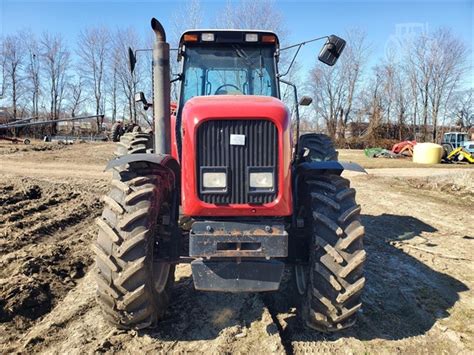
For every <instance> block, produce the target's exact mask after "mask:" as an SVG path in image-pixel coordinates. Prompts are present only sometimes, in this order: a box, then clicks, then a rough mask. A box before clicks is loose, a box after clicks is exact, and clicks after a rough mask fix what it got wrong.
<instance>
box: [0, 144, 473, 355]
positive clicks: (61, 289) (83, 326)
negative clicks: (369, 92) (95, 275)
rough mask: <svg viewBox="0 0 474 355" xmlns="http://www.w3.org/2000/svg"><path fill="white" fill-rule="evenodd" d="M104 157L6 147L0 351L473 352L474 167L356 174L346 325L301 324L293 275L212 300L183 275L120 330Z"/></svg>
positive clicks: (0, 207)
mask: <svg viewBox="0 0 474 355" xmlns="http://www.w3.org/2000/svg"><path fill="white" fill-rule="evenodd" d="M112 151H113V145H111V144H106V143H105V144H104V143H100V144H99V143H97V144H92V143H84V144H77V145H71V146H60V145H54V144H50V145H47V144H46V145H45V144H43V143H35V144H33V145H32V146H29V147H25V146H22V145H16V146H13V145H11V144H10V143H8V144H0V172H1V174H0V353H9V352H23V353H30V352H43V353H66V352H67V353H83V352H129V353H132V352H133V353H136V352H138V351H144V352H157V351H164V352H166V351H175V352H181V351H192V352H241V353H250V352H252V353H290V354H298V353H313V352H334V353H365V352H369V353H409V354H412V353H426V354H431V353H466V354H467V353H472V352H473V351H474V337H473V335H474V322H473V319H474V294H473V291H472V288H473V286H474V272H473V271H474V266H473V258H474V256H473V255H474V253H473V249H474V232H473V229H474V226H473V223H472V212H473V207H474V169H472V168H467V169H466V168H463V169H452V168H450V169H443V168H442V167H441V168H439V167H438V168H437V169H421V168H410V169H398V168H394V169H373V170H369V173H370V174H369V175H354V174H350V178H351V180H352V183H353V186H355V187H356V188H357V190H358V202H359V203H360V204H361V205H362V219H363V222H364V224H365V226H366V231H367V236H366V239H365V244H366V248H367V252H368V260H367V264H366V268H365V272H366V279H367V286H366V290H365V293H364V295H363V302H364V308H363V311H362V312H360V314H359V321H358V323H357V325H356V326H355V327H353V328H352V329H348V330H345V331H343V332H341V333H337V334H332V335H325V334H322V333H318V332H314V331H311V330H308V329H306V328H304V327H303V326H302V322H301V319H300V318H299V315H298V312H297V309H296V307H297V305H298V297H297V295H296V292H295V287H294V285H293V283H292V281H291V270H290V269H289V270H288V271H287V273H286V276H285V282H284V284H283V285H282V290H281V291H280V292H275V293H266V294H219V293H208V292H198V291H195V290H194V288H193V284H192V279H191V277H190V276H191V275H190V270H189V267H188V266H187V265H180V266H179V267H178V269H177V273H176V283H175V287H174V290H173V297H172V302H171V305H170V308H169V312H168V313H167V315H166V317H165V319H164V320H163V321H161V322H160V323H159V324H158V326H157V327H156V328H155V329H150V330H147V331H143V332H124V331H117V330H115V329H113V328H112V327H110V326H109V325H108V324H106V323H105V322H104V320H103V319H102V317H101V313H100V310H99V308H98V307H97V305H96V303H95V301H94V282H93V280H92V278H91V276H90V275H91V273H90V270H91V268H92V258H91V252H90V250H89V245H90V243H91V241H92V240H93V238H94V237H95V234H96V227H95V225H94V223H93V220H94V218H95V217H96V216H98V215H99V214H100V211H101V206H102V203H101V201H100V196H101V195H102V194H103V193H104V192H105V191H106V190H107V181H108V179H109V175H108V173H104V172H103V167H104V165H105V162H106V161H107V160H108V158H109V157H110V156H111V154H112ZM351 154H352V153H351ZM341 156H344V152H342V154H341ZM433 170H436V171H433Z"/></svg>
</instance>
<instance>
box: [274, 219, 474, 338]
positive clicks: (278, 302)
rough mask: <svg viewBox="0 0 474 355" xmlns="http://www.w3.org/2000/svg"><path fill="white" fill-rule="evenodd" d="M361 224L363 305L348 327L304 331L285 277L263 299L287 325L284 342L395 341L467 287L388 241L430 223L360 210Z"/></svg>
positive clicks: (427, 324) (421, 329)
mask: <svg viewBox="0 0 474 355" xmlns="http://www.w3.org/2000/svg"><path fill="white" fill-rule="evenodd" d="M362 222H363V224H364V225H365V227H366V238H365V247H366V250H367V254H368V256H367V262H366V265H365V277H366V287H365V290H364V293H363V295H362V302H363V310H362V312H360V314H359V317H358V322H357V323H356V325H355V326H354V327H352V328H349V329H346V330H344V331H341V332H338V333H334V334H329V335H328V334H322V333H319V332H314V331H311V330H308V329H307V328H305V327H304V326H303V325H302V321H301V318H300V317H299V316H298V314H295V312H294V311H293V312H291V309H292V307H296V306H297V304H296V303H293V302H289V300H292V299H295V298H297V296H291V295H296V291H295V287H294V285H293V282H292V281H291V277H288V278H287V279H288V281H287V282H286V283H285V284H284V285H283V286H282V292H281V293H279V294H276V293H275V294H273V295H272V296H271V299H269V300H268V302H269V303H270V304H271V309H272V313H277V314H280V317H282V318H283V319H284V321H285V322H286V323H287V324H288V326H287V327H286V328H285V331H284V333H283V334H282V336H283V338H284V341H286V342H291V341H321V340H337V339H339V338H342V337H354V338H357V339H359V340H371V339H387V340H399V339H404V338H408V337H413V336H417V335H422V334H424V333H425V332H426V331H428V330H429V329H430V328H431V327H432V326H433V324H434V323H435V322H436V320H437V319H440V318H445V317H448V316H449V313H448V309H449V308H451V307H452V306H453V305H454V304H455V303H456V301H457V300H459V293H460V292H463V291H466V290H468V288H467V286H466V285H465V284H463V283H462V282H460V281H459V280H457V279H455V278H453V277H451V276H448V275H446V274H443V273H440V272H437V271H435V270H433V269H431V268H430V267H428V266H427V265H425V264H424V263H422V262H420V261H419V260H417V259H415V258H413V257H412V256H410V255H408V254H406V253H404V252H403V251H401V250H399V249H397V248H395V247H394V246H392V245H391V244H390V242H392V241H397V240H398V241H400V240H408V239H411V238H413V237H415V236H419V235H420V234H421V233H422V232H428V233H434V232H436V231H437V230H436V229H435V228H433V227H432V226H430V225H428V224H426V223H424V222H422V221H420V220H419V219H417V218H414V217H409V216H398V215H392V214H382V215H379V216H371V215H363V216H362Z"/></svg>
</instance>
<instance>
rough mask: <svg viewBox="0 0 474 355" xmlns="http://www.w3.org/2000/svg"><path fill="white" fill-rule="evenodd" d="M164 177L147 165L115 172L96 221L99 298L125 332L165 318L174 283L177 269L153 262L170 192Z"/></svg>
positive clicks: (114, 323)
mask: <svg viewBox="0 0 474 355" xmlns="http://www.w3.org/2000/svg"><path fill="white" fill-rule="evenodd" d="M161 174H163V172H162V171H161V170H158V169H157V168H155V167H153V166H151V165H148V164H146V163H132V164H130V166H129V167H128V168H126V169H123V170H118V171H114V176H113V180H112V183H111V190H110V192H109V194H108V195H106V196H105V197H104V202H105V207H104V211H103V213H102V217H101V218H98V220H97V224H98V225H99V235H98V238H97V241H96V243H95V244H93V247H92V248H93V251H94V252H95V256H96V275H95V276H96V280H97V296H98V297H97V298H98V302H99V305H100V306H101V308H102V310H103V312H104V314H105V317H106V319H107V320H108V321H109V322H110V323H112V324H113V325H115V326H116V327H118V328H121V329H142V328H145V327H148V326H150V325H152V324H153V323H154V322H155V321H156V320H157V319H159V318H160V317H162V316H163V314H164V312H165V310H166V307H167V303H168V299H169V289H170V287H171V284H172V282H173V280H174V266H173V265H170V264H167V263H156V262H154V253H155V251H156V244H157V243H159V240H160V238H159V237H160V236H157V234H158V233H157V232H158V231H159V230H162V229H163V226H162V225H161V219H162V211H161V210H162V208H161V206H162V205H165V204H166V201H167V199H168V197H169V194H170V193H171V192H170V191H168V190H166V189H164V188H163V181H162V180H163V177H162V176H161ZM158 245H159V244H158Z"/></svg>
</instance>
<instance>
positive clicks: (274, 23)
mask: <svg viewBox="0 0 474 355" xmlns="http://www.w3.org/2000/svg"><path fill="white" fill-rule="evenodd" d="M275 4H276V3H275V1H273V0H260V1H255V0H254V1H251V0H242V1H239V2H238V3H236V4H235V3H232V2H231V1H228V2H227V4H226V5H225V7H224V9H223V10H222V11H219V12H218V15H217V18H216V21H215V24H216V26H217V27H218V28H236V29H259V30H270V31H273V32H275V33H277V34H278V36H279V37H280V38H281V39H283V38H285V37H286V35H287V30H286V27H285V25H284V23H285V22H284V18H283V13H282V12H281V11H280V10H279V9H278V8H277V7H276V5H275Z"/></svg>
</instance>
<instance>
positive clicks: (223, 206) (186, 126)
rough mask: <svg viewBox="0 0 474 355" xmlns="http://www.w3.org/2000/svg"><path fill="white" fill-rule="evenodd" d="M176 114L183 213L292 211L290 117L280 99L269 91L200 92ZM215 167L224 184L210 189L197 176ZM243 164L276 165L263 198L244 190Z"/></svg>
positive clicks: (279, 213) (250, 166) (274, 213)
mask: <svg viewBox="0 0 474 355" xmlns="http://www.w3.org/2000/svg"><path fill="white" fill-rule="evenodd" d="M181 119H182V123H183V124H182V129H183V132H182V133H183V134H182V136H183V140H182V154H181V155H182V159H181V168H182V171H181V173H182V176H183V179H182V201H181V202H182V206H183V213H184V214H186V215H189V216H214V217H215V216H254V217H257V216H289V215H291V213H292V196H291V151H292V145H291V122H290V115H289V113H288V109H287V107H286V106H285V104H283V102H281V101H280V100H279V99H277V98H274V97H268V96H250V95H247V96H245V95H216V96H199V97H194V98H192V99H190V100H189V101H188V102H187V103H186V104H185V105H184V108H183V110H182V115H181ZM216 169H217V170H219V171H221V170H223V171H225V172H226V174H227V175H226V176H227V177H226V178H228V184H226V187H225V189H224V190H222V191H220V192H217V193H215V194H213V192H212V191H211V192H206V191H204V190H203V186H202V185H201V182H200V181H201V174H202V173H203V171H206V170H209V171H214V170H216ZM248 169H254V170H255V169H266V170H268V169H276V170H272V171H273V173H274V179H275V181H274V188H273V189H272V190H269V191H268V192H263V193H264V194H265V196H270V197H268V199H265V200H264V198H266V197H265V196H263V195H262V196H261V200H257V198H260V197H255V198H254V197H253V196H256V195H255V193H252V192H251V191H250V190H248V189H249V187H248V185H247V180H248V177H247V173H248V172H249V171H250V170H248ZM257 194H258V192H257ZM208 196H212V197H209V198H208ZM256 201H260V202H256Z"/></svg>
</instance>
